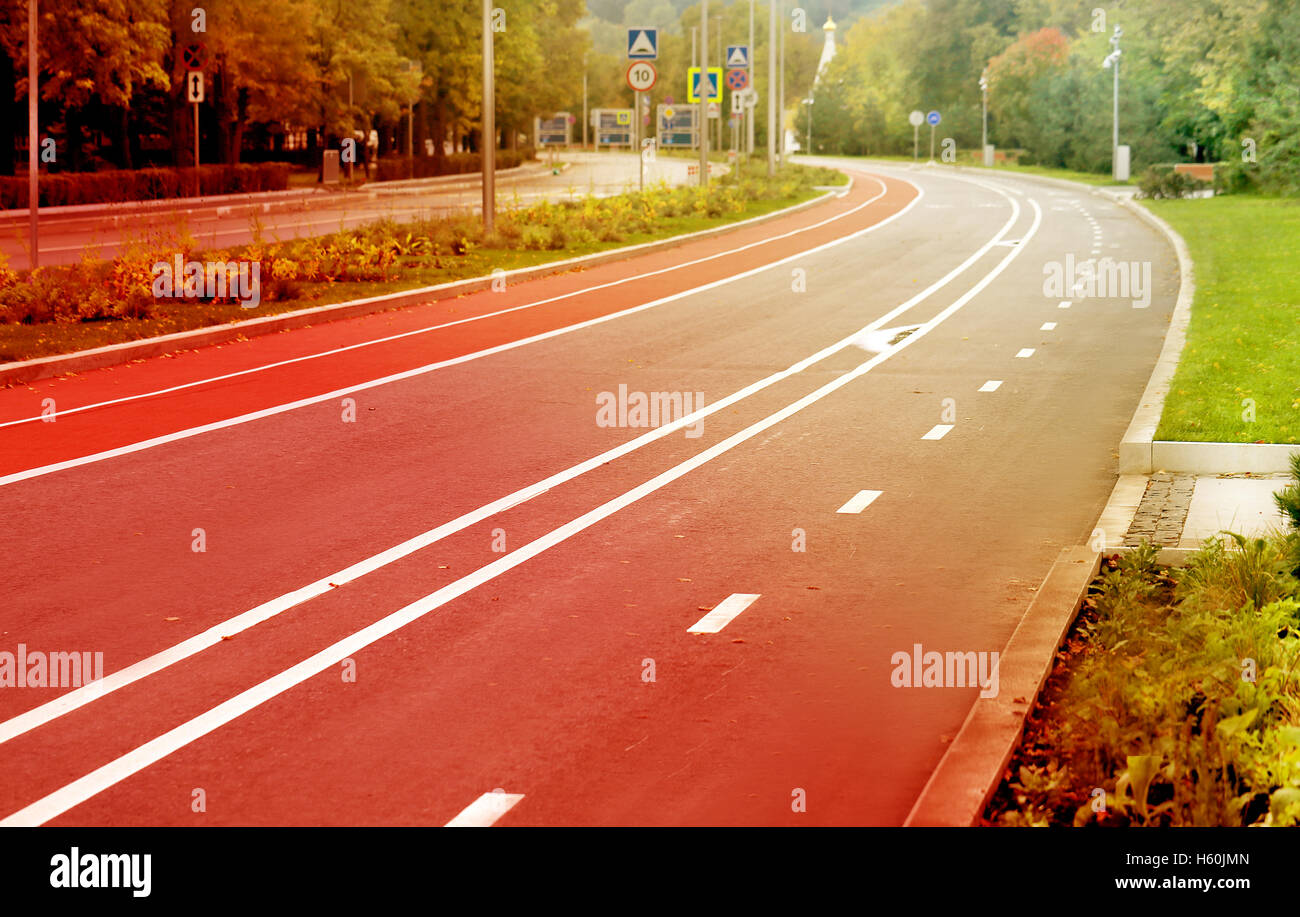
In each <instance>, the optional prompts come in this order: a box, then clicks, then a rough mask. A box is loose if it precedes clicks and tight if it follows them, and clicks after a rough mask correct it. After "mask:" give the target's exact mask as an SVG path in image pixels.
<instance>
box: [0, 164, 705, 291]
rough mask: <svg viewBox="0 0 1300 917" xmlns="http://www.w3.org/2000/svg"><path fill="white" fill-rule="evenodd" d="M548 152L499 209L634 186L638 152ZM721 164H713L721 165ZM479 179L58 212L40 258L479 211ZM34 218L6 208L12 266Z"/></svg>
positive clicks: (500, 186)
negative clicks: (557, 168)
mask: <svg viewBox="0 0 1300 917" xmlns="http://www.w3.org/2000/svg"><path fill="white" fill-rule="evenodd" d="M550 161H551V160H550V157H549V156H548V157H545V159H544V161H543V162H542V163H538V164H531V165H528V166H524V167H522V168H519V169H511V170H508V171H503V172H502V173H500V175H499V176H498V177H497V184H496V190H497V201H498V206H499V207H502V208H506V207H514V206H518V205H526V204H533V203H537V202H538V201H541V200H551V201H557V200H569V199H572V198H575V197H580V196H582V195H586V194H593V195H597V196H601V197H605V196H608V195H612V194H622V193H624V192H626V191H629V190H636V188H637V187H638V185H639V183H640V181H641V166H640V157H639V156H637V155H634V154H632V153H600V154H595V153H583V152H576V151H569V152H565V153H564V154H563V155H562V156H559V157H558V158H557V160H556V161H557V163H560V164H563V163H566V162H567V163H569V168H567V169H565V170H564V171H562V172H561V173H560V174H559V175H554V174H552V171H551V168H550V165H549V164H550ZM691 164H692V162H691V160H689V159H685V158H679V157H671V156H661V157H658V158H657V159H656V160H655V161H654V162H652V163H649V164H648V165H647V166H646V171H645V181H646V183H647V184H651V183H653V182H656V181H666V182H668V183H670V184H682V183H683V182H685V181H686V180H687V171H688V169H689V167H690V166H691ZM715 167H716V166H715ZM482 200H483V191H482V179H481V177H480V176H479V175H478V174H477V173H476V174H473V175H466V176H464V177H461V178H456V179H452V180H447V179H436V180H433V181H415V182H397V183H391V182H376V183H372V184H370V185H367V186H365V187H363V188H362V189H360V190H355V191H323V190H318V191H315V192H314V193H311V194H309V195H293V196H287V197H286V196H285V195H281V194H271V195H248V196H247V202H245V201H243V200H232V199H230V198H229V197H226V198H223V199H221V200H185V199H182V200H178V201H175V202H169V203H168V204H166V205H165V206H161V207H159V206H153V207H150V208H148V209H147V210H141V208H140V207H139V206H138V205H131V204H125V205H110V206H104V207H97V208H94V209H93V210H86V209H85V208H72V209H69V208H55V209H53V210H48V212H47V211H43V212H42V214H41V217H40V230H39V231H40V250H41V264H45V265H52V264H73V263H76V262H78V261H80V260H81V258H82V256H83V253H87V252H89V253H91V254H94V255H95V256H97V257H103V258H108V257H113V256H115V255H117V254H120V253H121V252H122V251H123V250H124V249H125V248H127V247H129V246H130V245H131V244H133V243H146V244H147V243H150V242H152V241H156V240H160V239H162V240H168V239H173V238H174V239H180V238H183V237H185V236H186V234H188V235H189V236H190V237H192V238H193V239H194V242H195V243H196V244H197V245H198V246H201V247H203V248H208V249H220V248H228V247H232V246H236V245H245V244H247V243H250V242H252V241H254V239H255V238H257V237H258V236H260V237H261V238H263V239H267V240H281V239H294V238H299V237H303V236H317V235H323V234H325V233H330V232H338V231H340V230H343V229H353V228H356V227H358V226H363V225H365V224H368V223H373V222H375V221H376V220H381V219H390V220H393V221H395V222H399V223H401V222H408V221H411V220H416V219H423V218H429V217H434V216H440V215H445V214H449V213H457V212H460V213H478V212H479V211H480V210H481V209H482ZM29 249H30V242H29V238H28V219H27V216H26V215H25V214H24V215H22V216H21V217H14V216H5V215H3V214H0V254H3V255H4V256H5V257H6V258H7V259H8V264H9V267H11V268H13V269H15V270H25V269H26V268H28V267H29V266H30V259H29Z"/></svg>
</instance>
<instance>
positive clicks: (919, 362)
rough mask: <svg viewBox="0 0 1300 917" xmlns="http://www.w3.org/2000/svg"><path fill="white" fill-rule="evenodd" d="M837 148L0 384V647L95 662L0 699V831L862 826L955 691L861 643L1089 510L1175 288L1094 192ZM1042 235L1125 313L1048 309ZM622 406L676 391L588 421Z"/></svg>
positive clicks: (1051, 256)
mask: <svg viewBox="0 0 1300 917" xmlns="http://www.w3.org/2000/svg"><path fill="white" fill-rule="evenodd" d="M853 168H854V171H853V176H854V185H853V188H852V190H851V192H850V193H849V195H848V196H846V197H845V198H843V199H841V200H837V201H834V202H832V203H829V204H825V205H821V206H819V207H818V208H814V209H811V210H808V211H805V212H804V213H801V214H798V215H794V216H791V217H787V218H785V219H783V220H781V221H778V222H771V223H766V224H760V225H758V226H751V227H748V228H746V229H744V230H741V231H739V232H738V233H735V234H731V235H727V236H723V237H719V238H717V239H712V240H707V241H700V242H695V243H692V244H690V245H688V246H684V247H679V248H675V249H671V250H668V251H666V252H661V253H658V254H655V255H649V256H643V257H641V258H638V259H635V260H631V261H627V262H621V263H615V264H610V265H605V266H602V267H598V268H595V269H592V270H589V271H582V272H575V273H571V274H566V275H560V276H557V277H552V278H547V279H544V280H540V281H534V282H530V283H527V284H521V285H518V286H515V287H512V288H510V289H508V290H506V291H504V292H499V293H490V292H485V293H482V294H476V295H473V296H466V297H462V298H459V299H454V300H448V301H444V302H440V303H432V304H430V305H428V306H423V307H419V308H416V309H411V310H406V311H403V312H401V313H390V314H382V315H375V316H369V317H366V318H362V319H357V320H354V321H348V322H340V323H334V324H330V325H326V326H318V327H314V328H309V329H303V330H301V331H295V332H291V333H287V334H281V335H275V336H271V337H265V338H257V339H254V340H250V341H247V342H242V343H237V344H232V345H225V346H223V347H220V348H209V349H206V350H203V351H197V352H189V353H183V354H179V355H177V356H175V357H173V358H168V359H158V360H150V361H146V362H143V363H138V364H132V365H128V366H124V367H119V368H117V369H113V370H105V371H98V372H93V373H87V374H84V375H82V376H78V377H75V378H69V379H59V380H50V381H48V382H41V383H37V384H33V385H32V386H29V387H22V388H16V389H10V390H5V391H0V519H3V520H4V525H3V528H2V529H0V551H2V552H3V555H4V556H5V557H6V559H7V563H6V564H5V566H4V569H3V572H0V592H2V593H3V594H4V596H5V597H6V601H5V605H4V608H5V610H4V615H3V619H2V620H3V623H0V651H8V652H11V653H16V652H17V644H19V643H22V644H24V645H25V647H26V648H27V651H28V652H29V653H30V652H32V651H46V652H66V651H84V652H102V653H103V654H104V669H105V672H106V673H107V674H108V678H107V679H106V680H105V681H104V682H103V683H101V684H100V685H98V686H95V687H92V688H89V689H76V690H56V689H49V688H40V687H27V688H23V689H19V688H7V689H3V690H0V772H3V773H4V777H5V779H3V780H0V824H39V823H48V824H89V825H96V824H114V825H133V824H165V825H173V824H175V825H218V824H328V825H347V824H383V825H407V824H421V825H424V824H435V825H440V824H447V823H458V824H460V823H471V824H490V823H497V824H503V825H505V824H516V825H523V824H546V825H593V824H632V825H679V824H689V825H697V824H742V825H749V824H764V825H800V824H808V825H811V824H817V825H826V824H851V825H892V824H900V823H901V822H902V821H903V820H904V819H905V818H906V816H907V814H908V811H909V810H910V808H911V806H912V804H913V803H914V801H915V799H916V797H917V795H918V793H919V792H920V790H921V788H922V787H923V786H924V784H925V782H926V779H927V778H928V776H929V774H930V772H931V771H932V769H933V768H934V766H935V765H936V763H937V762H938V760H939V758H940V757H941V756H942V754H943V752H944V749H945V747H946V742H948V741H949V740H950V739H951V738H952V737H953V736H954V735H955V734H956V732H957V730H958V728H959V727H960V725H961V722H962V720H963V719H964V717H965V715H966V713H967V711H968V710H969V708H970V706H971V704H972V702H973V701H974V699H975V697H976V696H977V693H978V690H979V689H978V688H974V687H928V688H927V687H896V686H895V685H894V684H893V683H892V682H893V681H894V680H895V678H894V675H895V670H896V665H895V664H894V662H893V655H894V654H895V653H896V652H904V653H908V654H910V653H912V651H913V647H914V646H915V645H917V644H920V645H921V646H922V647H923V650H924V651H939V652H945V651H952V652H974V653H980V652H996V651H1000V650H1001V649H1002V648H1003V646H1004V645H1005V643H1006V641H1007V639H1008V637H1009V636H1010V634H1011V632H1012V630H1013V629H1014V627H1015V625H1016V623H1017V621H1018V620H1019V618H1020V616H1021V615H1022V614H1023V613H1024V611H1025V609H1026V607H1027V606H1028V604H1029V601H1030V599H1031V597H1032V595H1033V593H1034V590H1035V589H1036V588H1037V586H1038V585H1039V583H1040V582H1041V581H1042V579H1043V578H1044V576H1045V575H1046V573H1047V571H1048V569H1049V567H1050V566H1051V564H1052V562H1053V560H1054V559H1055V558H1056V556H1057V554H1058V553H1059V551H1060V549H1061V548H1062V547H1063V546H1066V545H1074V544H1079V543H1083V542H1086V540H1087V539H1088V537H1089V534H1090V531H1091V528H1092V526H1093V524H1094V522H1095V520H1096V519H1097V517H1098V515H1099V513H1100V510H1101V508H1102V506H1103V505H1104V504H1105V501H1106V499H1107V497H1108V495H1109V494H1110V491H1111V488H1112V486H1113V484H1114V480H1115V475H1116V458H1117V457H1116V453H1115V446H1116V443H1118V441H1119V439H1120V436H1121V434H1122V432H1123V430H1124V427H1125V425H1126V423H1127V421H1128V419H1129V417H1130V416H1131V414H1132V411H1133V409H1134V407H1135V406H1136V404H1137V401H1138V398H1139V397H1140V394H1141V392H1142V389H1143V387H1144V385H1145V383H1146V380H1147V377H1148V375H1149V373H1150V370H1151V367H1152V366H1153V365H1154V362H1155V359H1156V356H1157V354H1158V352H1159V349H1160V345H1161V341H1162V338H1163V334H1164V332H1165V329H1166V325H1167V321H1168V318H1169V315H1170V313H1171V310H1172V305H1173V298H1174V293H1175V291H1176V286H1177V276H1176V272H1175V267H1174V256H1173V253H1172V252H1171V251H1170V250H1168V248H1167V246H1166V245H1165V243H1164V242H1163V240H1162V239H1160V237H1158V236H1157V235H1156V234H1155V233H1154V232H1153V231H1152V230H1150V229H1149V228H1148V227H1147V226H1146V225H1145V224H1143V223H1141V222H1140V221H1138V220H1136V219H1135V218H1134V217H1132V216H1131V215H1130V214H1128V213H1127V212H1125V211H1124V210H1123V209H1121V208H1119V207H1118V206H1116V205H1114V204H1111V203H1108V202H1104V201H1102V200H1100V199H1098V198H1094V197H1091V196H1088V195H1086V194H1076V193H1073V192H1071V191H1067V190H1064V189H1061V190H1058V189H1055V188H1052V187H1050V186H1045V185H1043V184H1039V183H1033V182H1030V181H1027V180H1017V179H1013V178H975V177H971V176H964V175H952V174H949V173H946V172H945V173H938V172H936V171H933V170H927V169H923V168H922V169H907V168H902V167H899V168H879V169H878V168H876V167H874V166H873V167H871V168H870V170H867V171H864V169H863V167H862V166H860V165H857V166H854V167H853ZM1071 255H1072V256H1073V257H1074V258H1076V259H1081V260H1082V259H1087V258H1088V257H1103V256H1110V257H1113V258H1123V259H1124V260H1126V261H1135V262H1139V264H1140V263H1143V262H1145V263H1148V264H1149V265H1150V269H1151V277H1152V284H1153V287H1154V292H1153V293H1152V295H1151V297H1150V302H1149V304H1148V305H1146V306H1145V307H1144V308H1135V307H1134V305H1133V303H1132V298H1139V297H1132V298H1122V299H1121V298H1118V297H1113V296H1110V297H1106V298H1101V297H1091V298H1090V297H1088V296H1085V295H1082V294H1075V295H1070V296H1058V295H1050V296H1049V295H1045V293H1044V288H1043V287H1044V276H1045V270H1048V271H1050V270H1051V266H1052V264H1054V263H1063V262H1064V261H1065V259H1066V258H1067V256H1071ZM1071 292H1072V293H1073V292H1074V288H1073V286H1071ZM1084 292H1086V290H1085V291H1084ZM1063 303H1068V306H1065V307H1063ZM908 330H910V332H911V333H910V334H908V335H907V336H901V335H902V332H903V331H908ZM380 339H383V340H380ZM368 341H370V342H375V343H364V342H368ZM891 341H892V342H894V343H892V344H891ZM855 342H857V343H855ZM354 345H362V346H354ZM340 348H349V349H340ZM272 364H275V365H272ZM259 367H266V368H259ZM204 380H208V381H204ZM994 383H997V384H996V385H994ZM177 386H181V387H179V388H177ZM621 386H625V387H626V389H625V391H626V392H627V393H628V394H627V396H626V397H622V398H621V397H620V392H621V389H620V387H621ZM168 389H170V390H169V391H164V390H168ZM638 392H643V393H688V395H689V398H690V402H689V404H690V406H691V407H695V406H696V405H697V404H698V403H699V401H697V399H696V398H695V396H694V395H691V394H689V393H697V392H698V393H702V403H703V404H704V405H705V407H704V409H703V411H704V413H703V414H692V415H690V416H686V417H683V418H681V419H679V420H678V421H677V422H676V423H675V424H671V423H670V424H667V425H662V424H661V425H660V426H658V427H647V428H636V427H628V426H617V425H616V426H608V425H603V423H602V421H604V420H609V419H610V418H611V416H612V417H613V419H614V420H615V421H617V420H618V416H619V412H618V410H617V408H616V407H615V409H613V413H612V414H611V413H610V412H609V411H605V412H604V413H602V407H603V406H604V407H608V406H609V405H615V406H616V405H617V402H619V401H620V400H621V401H623V402H624V403H625V405H633V406H634V402H635V399H634V396H633V393H638ZM46 399H53V401H52V402H50V401H47V400H46ZM109 401H116V402H117V403H112V404H109V403H106V402H109ZM43 409H49V410H55V411H58V412H61V413H58V414H56V415H55V419H54V422H43V421H42V420H41V419H40V417H39V415H40V414H41V412H42V410H43ZM350 416H355V421H353V420H351V419H350ZM628 416H630V417H635V414H629V415H628ZM697 424H698V425H697ZM863 492H869V493H863ZM199 530H201V532H200V531H199ZM200 541H201V542H202V544H201V545H200V544H199V542H200ZM198 546H201V547H203V548H204V550H203V551H196V550H195V549H196V547H198ZM753 596H757V598H752V597H753ZM729 597H730V598H729ZM736 611H738V613H737V614H734V615H732V612H736ZM719 623H720V624H721V627H720V628H716V625H718V624H719ZM710 624H713V625H714V626H715V629H716V632H711V633H710V632H700V633H696V632H691V631H701V630H705V631H707V630H710V627H709V625H710ZM498 791H499V792H498ZM485 794H486V795H485ZM200 802H201V803H202V805H201V806H200ZM200 808H201V811H196V809H200Z"/></svg>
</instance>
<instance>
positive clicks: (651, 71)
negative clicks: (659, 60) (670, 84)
mask: <svg viewBox="0 0 1300 917" xmlns="http://www.w3.org/2000/svg"><path fill="white" fill-rule="evenodd" d="M658 79H659V74H658V72H657V71H656V70H655V65H654V64H652V63H650V62H649V61H645V60H639V61H633V62H632V65H631V66H630V67H628V68H627V84H628V85H629V86H631V87H632V88H633V89H635V90H636V91H637V92H647V91H649V90H650V89H652V88H654V84H655V81H656V80H658Z"/></svg>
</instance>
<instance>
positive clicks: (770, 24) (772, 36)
mask: <svg viewBox="0 0 1300 917" xmlns="http://www.w3.org/2000/svg"><path fill="white" fill-rule="evenodd" d="M767 10H768V13H767V174H768V177H769V178H770V177H772V176H773V175H775V174H776V130H777V126H776V79H775V76H776V3H775V2H774V0H768V3H767Z"/></svg>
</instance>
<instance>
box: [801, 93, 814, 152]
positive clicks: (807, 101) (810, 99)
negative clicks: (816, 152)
mask: <svg viewBox="0 0 1300 917" xmlns="http://www.w3.org/2000/svg"><path fill="white" fill-rule="evenodd" d="M803 104H805V105H807V106H808V155H810V156H811V155H812V152H813V145H812V107H813V97H812V96H809V97H808V98H806V99H804V100H803Z"/></svg>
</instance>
